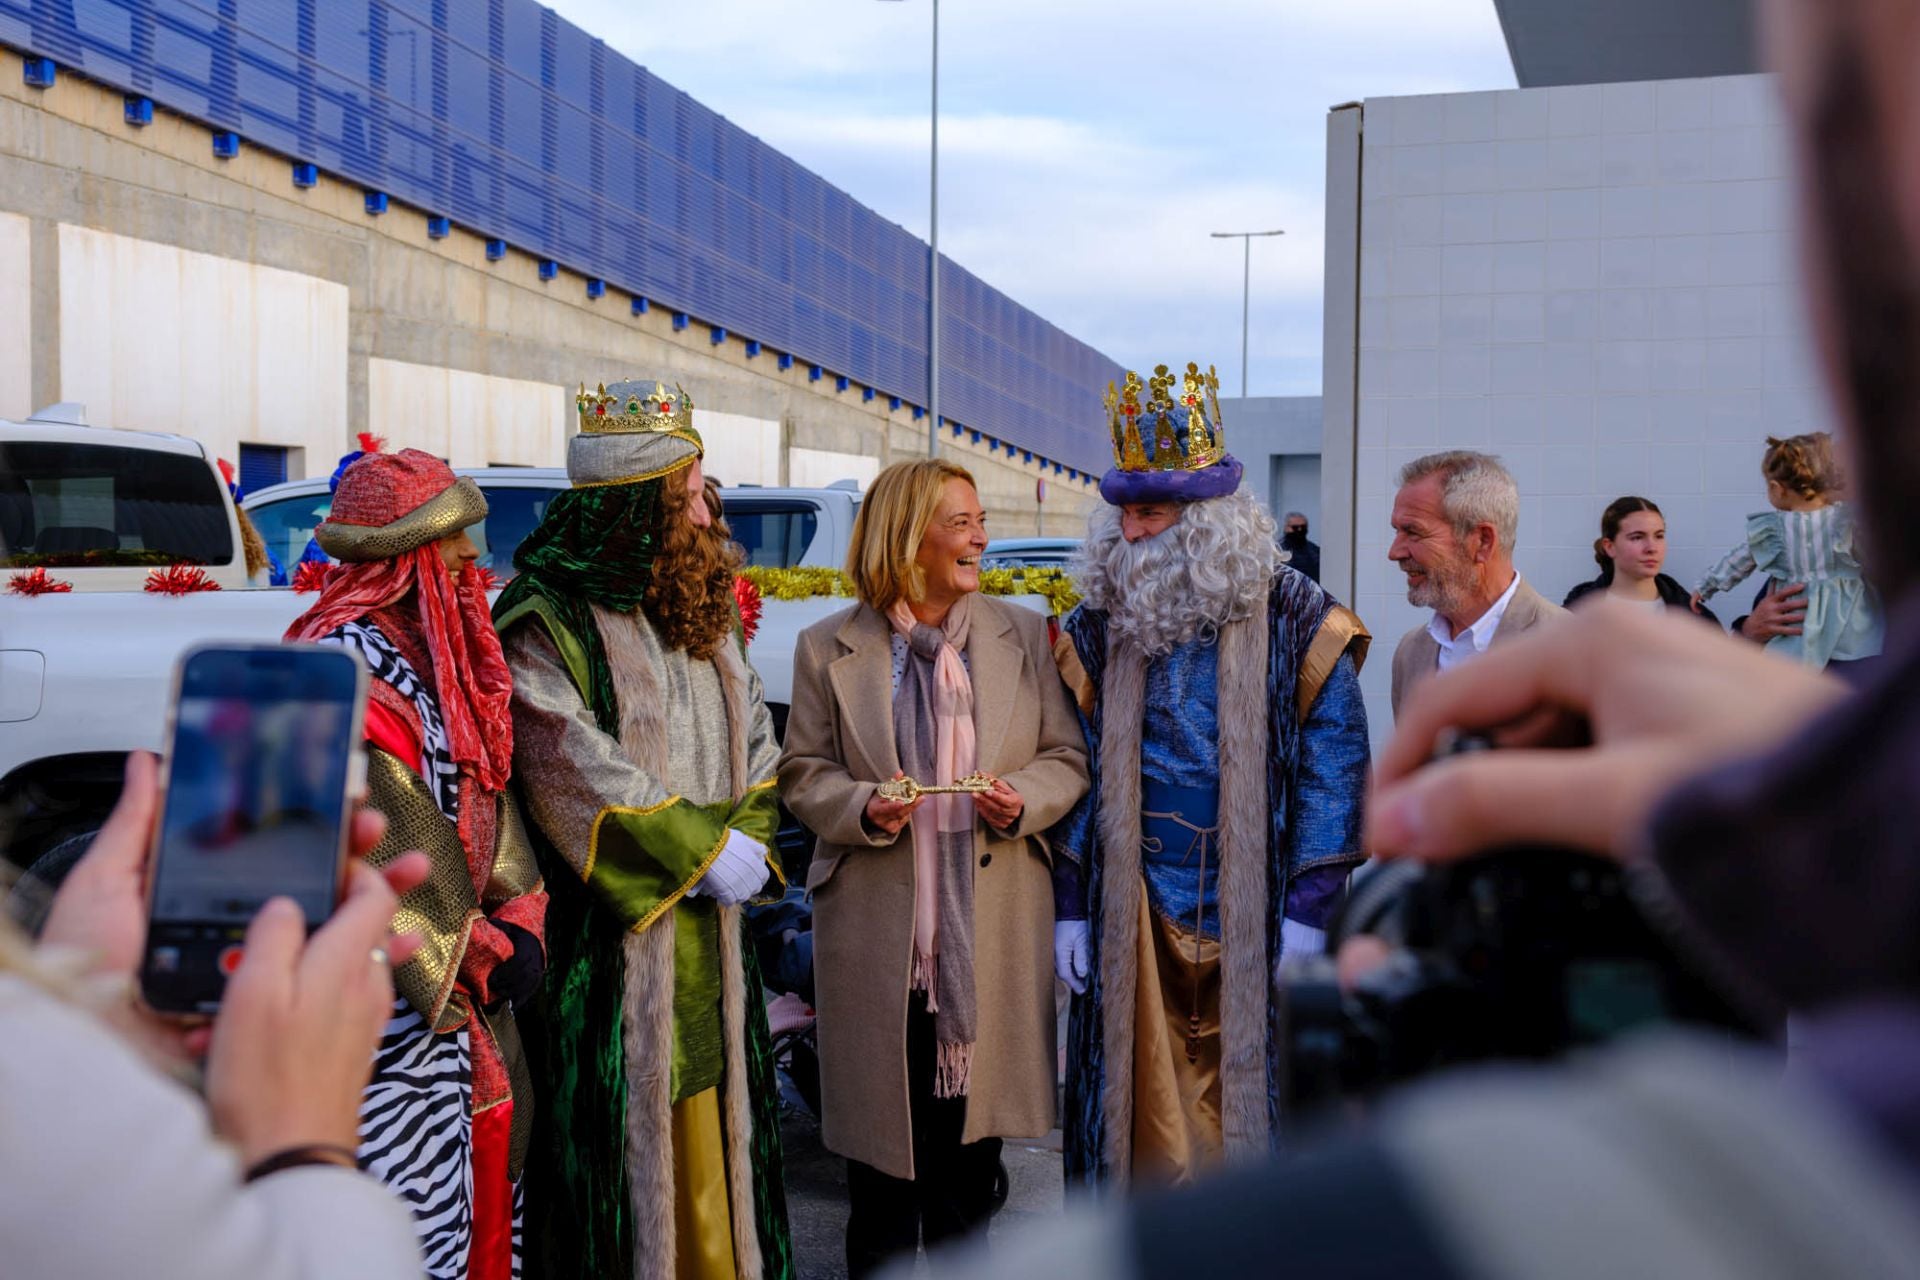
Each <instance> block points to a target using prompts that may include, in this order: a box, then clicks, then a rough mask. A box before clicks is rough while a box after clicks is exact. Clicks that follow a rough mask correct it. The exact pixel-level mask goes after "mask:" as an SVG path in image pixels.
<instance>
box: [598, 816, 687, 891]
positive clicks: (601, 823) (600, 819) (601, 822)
mask: <svg viewBox="0 0 1920 1280" xmlns="http://www.w3.org/2000/svg"><path fill="white" fill-rule="evenodd" d="M679 802H680V797H679V796H668V797H667V798H666V799H665V800H662V801H661V802H660V803H659V804H650V805H646V806H645V807H643V808H638V809H636V808H634V807H632V806H631V805H621V804H610V805H608V806H607V807H606V808H604V809H602V810H601V811H600V812H599V813H597V814H595V815H594V819H593V831H592V832H591V833H590V834H589V835H588V836H587V865H586V866H584V867H582V868H580V878H581V879H582V880H591V879H592V878H593V868H594V864H595V863H597V862H599V861H600V829H601V828H602V827H604V826H606V823H607V819H608V818H609V817H610V816H612V815H614V814H629V815H631V816H633V817H636V818H651V817H652V816H653V815H654V814H656V813H659V812H660V811H661V810H662V809H668V808H671V807H673V806H674V805H676V804H678V803H679Z"/></svg>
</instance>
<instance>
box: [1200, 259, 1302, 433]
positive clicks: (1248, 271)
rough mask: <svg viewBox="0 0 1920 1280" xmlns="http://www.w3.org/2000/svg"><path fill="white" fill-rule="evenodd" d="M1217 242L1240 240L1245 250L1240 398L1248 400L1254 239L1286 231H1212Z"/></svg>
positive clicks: (1241, 283)
mask: <svg viewBox="0 0 1920 1280" xmlns="http://www.w3.org/2000/svg"><path fill="white" fill-rule="evenodd" d="M1208 234H1209V235H1211V236H1212V237H1213V238H1214V239H1215V240H1238V241H1239V242H1240V244H1241V246H1242V248H1243V253H1242V256H1241V261H1240V398H1241V399H1242V400H1245V399H1246V398H1247V333H1248V330H1249V329H1250V327H1251V325H1250V323H1249V321H1250V318H1251V316H1252V314H1253V238H1254V237H1255V236H1283V235H1285V234H1287V233H1286V232H1284V231H1212V232H1209V233H1208Z"/></svg>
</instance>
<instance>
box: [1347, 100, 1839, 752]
mask: <svg viewBox="0 0 1920 1280" xmlns="http://www.w3.org/2000/svg"><path fill="white" fill-rule="evenodd" d="M1785 144H1786V139H1785V136H1784V132H1783V129H1782V126H1781V123H1780V121H1779V119H1778V115H1777V112H1776V108H1775V103H1774V99H1773V87H1772V84H1771V81H1770V80H1769V79H1768V78H1766V77H1763V76H1739V77H1730V78H1725V79H1712V80H1684V81H1666V82H1659V83H1642V84H1619V85H1592V86H1581V87H1572V88H1554V89H1523V90H1513V91H1506V92H1498V93H1475V94H1461V95H1449V96H1441V97H1417V98H1386V99H1372V100H1369V101H1368V102H1367V103H1366V106H1365V126H1364V141H1363V144H1362V167H1361V172H1362V202H1361V234H1360V244H1361V260H1360V294H1361V299H1360V313H1359V314H1360V324H1359V328H1360V362H1359V369H1360V375H1359V376H1360V397H1359V421H1358V429H1357V433H1356V450H1357V462H1356V472H1355V474H1356V483H1355V487H1356V494H1355V555H1356V563H1357V574H1356V591H1355V594H1356V601H1355V604H1356V607H1357V608H1358V609H1359V611H1360V613H1361V616H1362V617H1363V618H1365V619H1366V621H1367V624H1368V626H1369V627H1371V628H1372V630H1373V632H1374V635H1375V637H1376V646H1377V647H1376V657H1375V660H1374V661H1373V662H1371V663H1370V664H1369V665H1368V667H1367V669H1366V672H1365V675H1364V677H1363V683H1364V684H1365V687H1366V689H1367V693H1368V711H1369V714H1370V716H1371V717H1372V720H1373V724H1374V732H1375V739H1376V741H1379V740H1381V739H1382V738H1383V737H1384V734H1385V732H1386V731H1387V729H1388V728H1389V727H1390V725H1391V713H1390V711H1389V708H1388V703H1387V690H1388V685H1389V669H1390V666H1391V663H1390V657H1391V654H1392V649H1393V645H1394V644H1395V643H1396V642H1397V641H1398V639H1399V637H1400V636H1401V634H1403V633H1404V632H1405V631H1406V630H1407V629H1408V628H1410V627H1413V626H1415V625H1419V624H1422V623H1423V622H1424V621H1425V615H1424V614H1423V613H1422V612H1420V611H1417V610H1415V609H1414V608H1413V607H1412V606H1411V605H1409V604H1407V603H1406V599H1405V594H1404V590H1403V589H1402V587H1401V586H1400V581H1401V580H1400V574H1399V572H1398V571H1397V570H1396V569H1394V568H1393V566H1392V565H1391V564H1389V563H1388V561H1387V559H1386V547H1387V543H1388V542H1389V540H1390V539H1391V534H1390V532H1389V529H1388V525H1387V513H1388V510H1389V507H1390V505H1391V502H1392V495H1393V490H1394V487H1395V485H1394V477H1395V475H1396V473H1397V472H1398V470H1399V468H1400V466H1401V465H1402V464H1404V463H1405V462H1407V461H1408V460H1410V459H1412V458H1414V457H1417V456H1419V455H1420V454H1423V453H1428V452H1431V451H1433V450H1435V449H1443V448H1455V447H1461V448H1476V449H1486V450H1489V451H1491V452H1494V453H1497V454H1499V455H1500V456H1501V457H1502V458H1503V459H1505V460H1506V463H1507V465H1508V466H1509V467H1510V468H1511V469H1512V471H1513V473H1514V476H1515V478H1516V479H1517V480H1518V481H1519V484H1520V491H1521V494H1522V499H1521V517H1520V532H1519V539H1518V544H1517V551H1516V559H1517V561H1518V563H1519V566H1520V569H1521V572H1522V573H1523V574H1524V575H1525V576H1526V577H1527V578H1528V579H1529V580H1530V581H1532V583H1533V584H1534V585H1535V586H1536V587H1538V588H1539V589H1540V590H1541V591H1542V592H1543V593H1545V594H1546V595H1548V596H1550V597H1551V598H1553V599H1554V600H1556V601H1557V600H1559V599H1560V598H1561V597H1562V596H1563V595H1564V594H1565V593H1566V591H1567V590H1568V589H1569V588H1570V587H1572V586H1573V585H1574V584H1575V583H1576V582H1579V581H1582V580H1584V579H1586V578H1590V577H1592V576H1593V574H1594V572H1595V568H1596V566H1595V565H1594V563H1593V560H1592V554H1593V553H1592V544H1593V540H1594V538H1595V537H1597V536H1598V534H1599V521H1600V512H1601V510H1602V509H1603V508H1604V507H1605V506H1606V505H1607V503H1609V502H1611V501H1612V500H1613V499H1614V498H1616V497H1620V496H1622V495H1624V494H1632V493H1637V494H1641V495H1644V496H1646V497H1649V498H1652V499H1653V500H1654V501H1655V502H1657V503H1659V504H1660V506H1661V507H1662V508H1663V510H1664V511H1665V513H1666V516H1667V521H1668V528H1669V537H1670V545H1671V551H1670V554H1669V557H1668V571H1669V572H1670V573H1672V574H1673V575H1674V576H1675V577H1677V578H1679V579H1680V580H1681V581H1683V582H1689V583H1691V581H1692V580H1693V579H1695V578H1696V577H1697V576H1698V575H1699V574H1700V572H1701V571H1703V570H1704V569H1705V568H1706V567H1707V566H1708V565H1709V564H1711V563H1712V561H1713V560H1714V559H1716V558H1717V557H1718V556H1719V555H1720V554H1721V553H1722V552H1723V551H1724V550H1725V549H1726V548H1728V547H1730V546H1732V545H1733V544H1734V543H1735V542H1737V541H1738V540H1739V539H1740V537H1741V534H1742V529H1743V523H1742V520H1743V516H1744V515H1745V513H1746V512H1747V511H1749V510H1757V509H1759V508H1760V507H1761V506H1763V505H1764V502H1765V498H1764V486H1763V485H1762V483H1761V480H1760V469H1759V468H1760V455H1761V450H1762V442H1763V439H1764V437H1765V436H1767V435H1768V434H1769V433H1771V434H1775V435H1784V434H1789V433H1793V432H1799V431H1811V430H1820V429H1824V428H1825V427H1826V426H1827V425H1828V411H1827V407H1826V404H1825V402H1824V400H1823V398H1822V394H1821V393H1820V391H1819V390H1818V389H1817V386H1816V380H1815V376H1814V372H1813V366H1812V360H1811V358H1810V355H1809V352H1808V349H1807V344H1806V339H1805V335H1804V328H1803V322H1802V318H1801V314H1800V309H1799V297H1798V293H1797V285H1796V270H1797V267H1796V264H1795V260H1794V255H1793V249H1792V243H1791V241H1792V236H1791V230H1790V223H1789V219H1790V215H1791V209H1790V204H1791V202H1790V194H1789V188H1788V182H1787V177H1786V174H1787V154H1786V145H1785ZM1719 603H1721V602H1720V601H1716V606H1718V604H1719ZM1745 603H1746V597H1744V596H1743V597H1741V598H1739V599H1727V600H1725V604H1726V605H1727V610H1726V611H1725V612H1723V613H1722V621H1727V620H1730V619H1731V617H1732V616H1733V615H1735V614H1738V613H1742V612H1744V611H1745V609H1744V605H1745Z"/></svg>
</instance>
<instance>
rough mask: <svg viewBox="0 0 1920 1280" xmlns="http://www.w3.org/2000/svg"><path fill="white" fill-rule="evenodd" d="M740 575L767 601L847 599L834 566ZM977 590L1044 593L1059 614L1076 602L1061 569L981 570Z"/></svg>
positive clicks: (758, 568) (760, 569)
mask: <svg viewBox="0 0 1920 1280" xmlns="http://www.w3.org/2000/svg"><path fill="white" fill-rule="evenodd" d="M740 576H741V577H743V578H745V579H746V580H747V581H749V582H751V583H752V584H753V585H754V586H756V587H758V588H760V594H761V595H762V596H764V597H766V598H767V599H769V600H810V599H813V598H814V597H816V596H841V597H848V598H851V597H852V595H853V584H852V583H851V582H850V581H848V579H847V575H846V574H844V573H842V572H841V571H840V570H838V569H819V568H802V569H773V568H768V567H767V566H764V565H749V566H748V567H746V568H745V569H742V570H741V571H740ZM980 591H981V593H982V594H984V595H990V596H1045V597H1046V598H1047V605H1048V611H1049V612H1051V613H1053V614H1054V615H1055V616H1059V615H1063V614H1065V613H1066V612H1067V611H1068V610H1070V609H1072V608H1073V606H1074V605H1076V604H1079V603H1080V593H1079V592H1077V591H1075V590H1074V589H1073V579H1072V578H1070V577H1068V576H1067V572H1066V570H1064V569H982V570H981V571H980Z"/></svg>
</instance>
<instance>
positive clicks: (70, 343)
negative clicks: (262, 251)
mask: <svg viewBox="0 0 1920 1280" xmlns="http://www.w3.org/2000/svg"><path fill="white" fill-rule="evenodd" d="M57 230H58V236H59V264H60V316H59V321H60V399H62V400H73V401H78V402H80V403H83V404H85V405H86V406H87V413H88V417H89V421H92V422H96V423H103V424H109V425H112V426H116V427H122V428H127V429H133V430H142V431H169V432H173V433H176V434H178V435H185V436H192V437H193V438H195V439H197V440H200V441H201V442H202V443H204V444H205V445H206V446H207V447H208V448H209V449H211V450H212V451H213V452H214V454H215V455H216V456H218V457H222V458H228V459H234V458H237V457H238V456H239V445H240V444H241V443H242V442H246V443H250V444H268V445H279V446H282V447H285V448H288V449H291V450H297V451H308V452H309V453H310V454H311V456H312V457H313V458H316V459H322V458H331V457H332V456H333V452H334V451H333V450H332V449H331V448H330V447H329V446H331V445H332V444H334V443H337V442H338V441H340V439H341V438H342V436H343V435H344V434H345V431H346V423H347V290H346V288H345V287H344V286H342V285H338V284H335V283H333V282H332V281H329V280H322V279H319V278H317V277H314V276H310V275H304V274H301V273H300V272H295V271H283V270H281V269H279V268H277V267H267V266H261V265H259V264H258V263H252V262H245V261H241V260H238V259H235V258H229V257H221V256H217V255H215V254H208V253H196V252H194V251H192V250H188V249H179V248H176V247H174V246H172V245H167V244H161V243H158V242H156V241H153V240H138V239H134V238H133V237H131V236H122V235H113V234H110V233H108V232H103V231H95V230H93V229H92V228H89V227H81V226H75V225H73V224H71V223H62V224H60V226H59V227H58V229H57ZM434 372H435V374H436V375H438V376H439V377H440V379H441V381H443V382H444V379H445V373H444V371H440V370H436V371H434ZM441 416H442V417H443V418H444V416H445V415H444V409H443V411H442V415H441ZM407 425H409V426H412V425H413V424H411V423H409V424H407ZM442 434H444V429H443V432H442ZM399 435H404V437H405V442H406V443H410V444H416V443H417V444H419V445H420V446H421V447H423V448H433V451H434V452H436V453H444V452H445V451H444V450H443V449H439V448H434V445H435V444H437V443H439V441H438V440H436V439H435V437H434V436H432V435H431V434H423V433H422V432H421V431H419V430H418V429H414V430H408V431H406V432H404V433H397V436H396V438H398V437H399Z"/></svg>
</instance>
